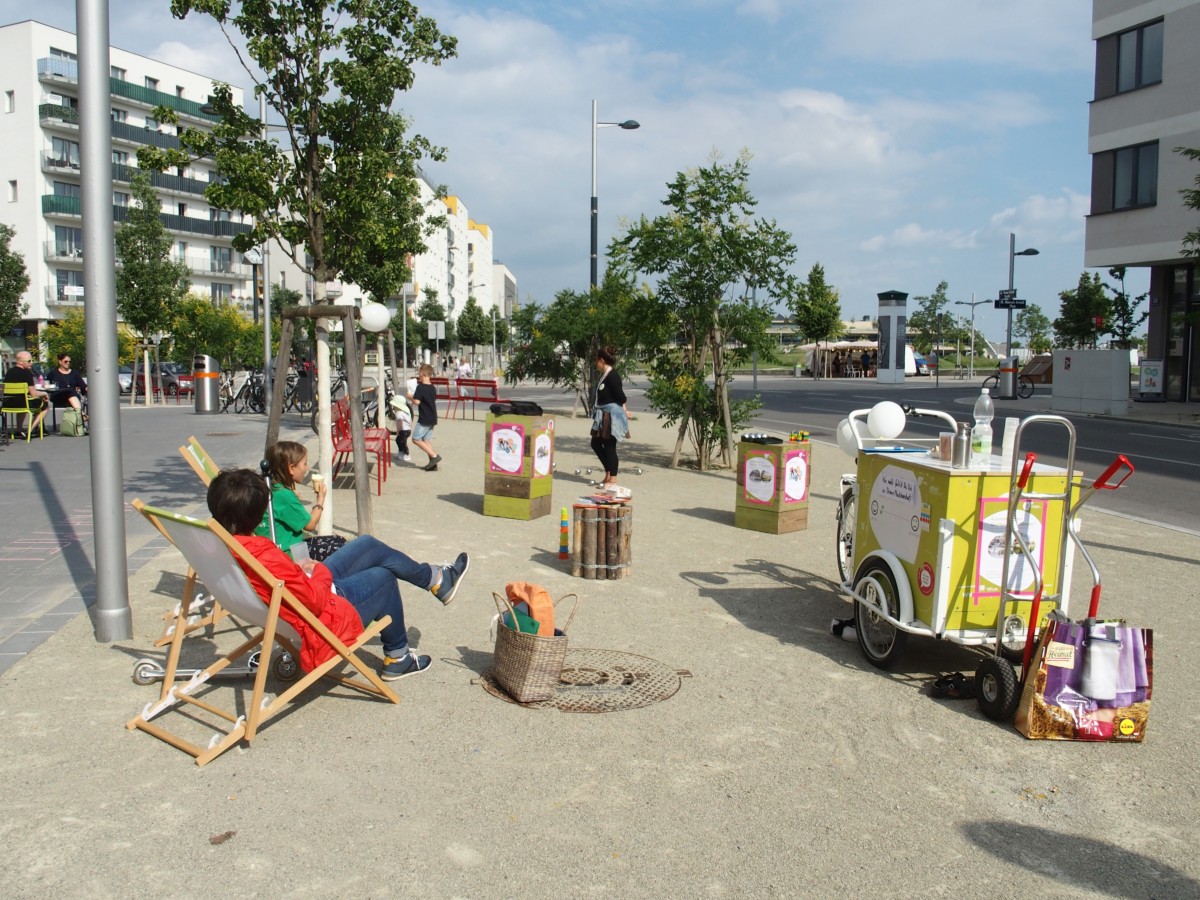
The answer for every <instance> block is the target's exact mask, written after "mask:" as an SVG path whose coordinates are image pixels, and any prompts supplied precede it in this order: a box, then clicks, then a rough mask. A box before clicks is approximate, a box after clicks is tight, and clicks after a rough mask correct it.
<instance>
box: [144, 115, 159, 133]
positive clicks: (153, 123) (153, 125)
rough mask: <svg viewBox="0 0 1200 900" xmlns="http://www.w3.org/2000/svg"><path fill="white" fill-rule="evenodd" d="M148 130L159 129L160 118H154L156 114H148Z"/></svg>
mask: <svg viewBox="0 0 1200 900" xmlns="http://www.w3.org/2000/svg"><path fill="white" fill-rule="evenodd" d="M146 130H147V131H158V119H156V118H154V116H146Z"/></svg>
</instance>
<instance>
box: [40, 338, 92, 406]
mask: <svg viewBox="0 0 1200 900" xmlns="http://www.w3.org/2000/svg"><path fill="white" fill-rule="evenodd" d="M46 380H47V383H48V386H49V388H50V402H51V403H53V404H54V407H55V408H56V409H66V408H67V407H68V406H69V407H71V409H73V410H75V411H76V412H78V413H79V414H80V415H82V416H83V420H84V421H85V422H86V421H87V414H86V413H84V411H83V395H84V394H86V393H87V382H86V381H85V380H84V378H83V376H82V375H80V374H79V373H78V372H76V371H74V370H72V369H71V354H70V353H60V354H58V368H57V369H55V370H54V371H53V372H51V373H50V375H49V376H48V377H47V379H46Z"/></svg>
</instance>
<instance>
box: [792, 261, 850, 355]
mask: <svg viewBox="0 0 1200 900" xmlns="http://www.w3.org/2000/svg"><path fill="white" fill-rule="evenodd" d="M788 305H789V307H790V309H791V312H792V316H793V317H794V320H795V323H796V331H797V332H798V333H799V334H800V337H801V338H802V339H803V340H804V341H808V342H818V341H833V340H837V339H838V337H840V336H841V333H842V304H841V300H840V298H839V296H838V292H837V288H835V287H834V286H833V285H831V284H829V283H827V282H826V281H825V269H824V267H823V266H822V265H821V264H820V263H814V264H813V267H812V268H811V269H809V270H808V281H806V282H804V283H802V284H798V285H796V293H795V295H794V296H793V297H792V299H791V302H790V303H789V304H788Z"/></svg>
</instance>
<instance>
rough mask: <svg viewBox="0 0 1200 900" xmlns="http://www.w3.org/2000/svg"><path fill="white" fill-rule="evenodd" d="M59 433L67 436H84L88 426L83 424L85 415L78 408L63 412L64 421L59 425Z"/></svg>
mask: <svg viewBox="0 0 1200 900" xmlns="http://www.w3.org/2000/svg"><path fill="white" fill-rule="evenodd" d="M58 432H59V434H65V435H66V436H67V437H83V436H84V435H85V434H87V428H86V427H85V426H84V424H83V415H82V414H81V413H80V412H79V410H77V409H68V410H67V411H66V412H64V413H63V414H62V422H60V423H59V426H58Z"/></svg>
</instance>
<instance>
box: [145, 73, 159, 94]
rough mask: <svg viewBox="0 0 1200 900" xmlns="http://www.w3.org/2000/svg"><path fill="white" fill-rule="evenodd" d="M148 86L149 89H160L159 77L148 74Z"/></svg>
mask: <svg viewBox="0 0 1200 900" xmlns="http://www.w3.org/2000/svg"><path fill="white" fill-rule="evenodd" d="M146 87H147V88H148V89H149V90H152V91H157V90H158V79H157V78H151V77H150V76H149V75H147V76H146Z"/></svg>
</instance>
